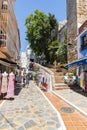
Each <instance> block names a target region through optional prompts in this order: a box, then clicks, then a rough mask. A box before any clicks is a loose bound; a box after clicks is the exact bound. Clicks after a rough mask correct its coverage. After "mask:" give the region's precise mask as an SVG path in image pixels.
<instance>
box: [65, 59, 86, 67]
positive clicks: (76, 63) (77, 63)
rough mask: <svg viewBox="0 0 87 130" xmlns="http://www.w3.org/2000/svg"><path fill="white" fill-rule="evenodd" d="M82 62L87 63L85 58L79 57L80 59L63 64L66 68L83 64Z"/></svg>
mask: <svg viewBox="0 0 87 130" xmlns="http://www.w3.org/2000/svg"><path fill="white" fill-rule="evenodd" d="M83 64H87V58H85V59H80V60H76V61H74V62H71V63H70V64H67V65H66V66H65V68H66V69H68V68H70V67H73V66H79V65H83Z"/></svg>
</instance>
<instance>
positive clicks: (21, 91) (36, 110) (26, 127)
mask: <svg viewBox="0 0 87 130" xmlns="http://www.w3.org/2000/svg"><path fill="white" fill-rule="evenodd" d="M62 123H63V122H62V120H61V118H60V116H59V115H58V113H57V112H56V111H55V109H53V107H52V106H51V104H50V103H49V101H48V100H47V99H46V97H44V95H43V93H42V92H41V91H40V89H39V88H38V87H36V86H35V84H34V83H33V81H31V82H30V85H29V87H28V88H26V87H20V86H19V87H16V93H15V98H14V100H5V101H3V103H2V104H1V106H0V129H1V130H62V127H63V124H62ZM61 124H62V125H61Z"/></svg>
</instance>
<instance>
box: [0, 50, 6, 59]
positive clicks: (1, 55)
mask: <svg viewBox="0 0 87 130" xmlns="http://www.w3.org/2000/svg"><path fill="white" fill-rule="evenodd" d="M2 58H4V59H5V58H7V57H6V55H5V54H3V53H2V52H1V51H0V59H2Z"/></svg>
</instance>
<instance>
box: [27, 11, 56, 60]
mask: <svg viewBox="0 0 87 130" xmlns="http://www.w3.org/2000/svg"><path fill="white" fill-rule="evenodd" d="M25 26H26V28H27V32H26V39H27V40H28V41H29V43H30V47H31V48H32V50H33V51H34V52H35V54H36V55H37V56H40V55H42V54H44V55H45V58H46V60H47V61H49V50H48V45H49V43H50V42H51V31H52V30H53V29H55V28H56V26H57V20H56V19H55V16H54V15H52V14H49V16H47V15H46V14H45V13H44V12H42V11H39V10H35V11H34V14H30V15H29V16H28V17H27V18H26V20H25Z"/></svg>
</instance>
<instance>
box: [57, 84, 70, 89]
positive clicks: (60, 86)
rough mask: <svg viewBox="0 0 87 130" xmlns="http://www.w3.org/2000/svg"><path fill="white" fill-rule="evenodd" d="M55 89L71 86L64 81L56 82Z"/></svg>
mask: <svg viewBox="0 0 87 130" xmlns="http://www.w3.org/2000/svg"><path fill="white" fill-rule="evenodd" d="M55 89H56V90H61V89H69V86H68V85H67V84H63V83H55Z"/></svg>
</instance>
